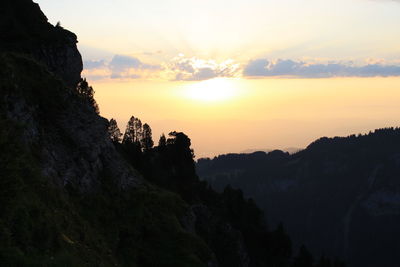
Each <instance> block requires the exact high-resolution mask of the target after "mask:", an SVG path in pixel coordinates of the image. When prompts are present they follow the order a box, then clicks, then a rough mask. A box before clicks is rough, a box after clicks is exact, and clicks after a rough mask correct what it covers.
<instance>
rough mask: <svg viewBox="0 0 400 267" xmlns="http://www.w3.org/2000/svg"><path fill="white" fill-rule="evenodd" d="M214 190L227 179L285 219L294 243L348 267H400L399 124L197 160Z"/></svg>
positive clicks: (272, 219)
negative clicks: (297, 146)
mask: <svg viewBox="0 0 400 267" xmlns="http://www.w3.org/2000/svg"><path fill="white" fill-rule="evenodd" d="M197 171H198V173H199V176H200V177H201V178H202V179H204V180H206V181H208V182H209V183H210V184H211V185H212V187H213V188H215V189H216V190H217V191H221V190H223V188H225V186H226V185H228V184H230V185H231V186H232V187H233V188H240V189H242V190H243V192H244V195H245V196H246V197H252V198H254V200H255V201H256V203H257V204H258V205H259V206H260V207H261V208H262V209H263V211H264V212H265V214H266V219H267V221H268V223H269V225H270V226H272V227H274V225H276V224H277V223H279V222H283V223H284V225H285V226H286V227H287V230H288V233H289V235H290V236H291V237H292V238H293V241H294V244H295V245H299V244H306V245H307V247H309V248H310V250H311V251H312V252H314V253H316V254H317V255H328V256H331V257H336V256H337V257H340V258H343V259H346V262H347V263H348V264H349V266H363V267H366V266H371V267H372V266H388V267H394V266H399V264H400V261H399V259H398V256H397V252H398V251H399V249H400V245H399V244H400V243H399V241H398V240H399V239H400V231H399V228H398V226H397V225H398V224H399V222H400V180H399V174H400V129H399V128H396V129H393V128H389V129H380V130H376V131H374V132H371V133H369V134H367V135H358V136H355V135H352V136H349V137H336V138H321V139H319V140H317V141H315V142H313V143H312V144H310V145H309V146H308V147H307V148H306V149H305V150H302V151H300V152H298V153H296V154H293V155H289V154H288V153H284V152H282V151H273V152H270V153H264V152H256V153H252V154H228V155H221V156H218V157H216V158H214V159H200V160H199V161H198V163H197Z"/></svg>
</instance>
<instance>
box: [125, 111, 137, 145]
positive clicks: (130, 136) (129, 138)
mask: <svg viewBox="0 0 400 267" xmlns="http://www.w3.org/2000/svg"><path fill="white" fill-rule="evenodd" d="M135 119H136V118H135V117H133V116H132V117H131V118H130V119H129V121H128V123H127V124H126V129H125V133H124V138H123V139H122V143H123V144H134V143H135V138H136V133H135Z"/></svg>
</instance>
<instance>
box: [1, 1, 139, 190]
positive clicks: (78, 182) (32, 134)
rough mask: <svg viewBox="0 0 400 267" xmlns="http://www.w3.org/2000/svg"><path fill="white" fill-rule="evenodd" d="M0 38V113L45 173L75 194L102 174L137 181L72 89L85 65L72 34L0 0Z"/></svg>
mask: <svg viewBox="0 0 400 267" xmlns="http://www.w3.org/2000/svg"><path fill="white" fill-rule="evenodd" d="M0 36H1V40H2V41H1V42H0V54H3V55H2V56H1V57H2V58H1V65H2V66H1V74H0V75H1V77H2V81H3V83H2V88H1V98H2V99H1V102H2V103H4V105H3V107H4V109H5V110H4V112H5V114H7V118H8V119H9V120H10V121H12V122H14V123H16V124H18V125H22V127H21V129H22V134H21V136H22V138H23V142H24V143H25V144H26V145H27V146H28V147H30V148H31V149H38V148H40V153H38V152H37V151H36V153H35V154H37V155H38V156H39V157H40V160H39V161H40V162H41V163H42V171H43V174H45V175H46V176H47V177H49V178H51V180H52V181H53V182H54V183H55V184H58V185H61V186H66V185H72V186H73V187H76V188H78V189H79V190H80V191H91V190H93V189H95V188H96V187H97V186H98V181H99V179H101V177H102V176H105V175H110V176H112V177H117V180H118V183H119V186H120V187H123V188H124V187H128V186H132V185H134V184H137V183H138V182H139V180H140V178H139V175H138V174H137V173H136V172H135V171H134V170H133V169H132V168H131V167H130V166H129V165H128V164H125V163H124V161H123V160H122V158H121V156H120V155H119V153H118V152H117V151H116V150H115V148H114V146H113V144H112V143H111V141H110V140H109V138H108V136H107V121H106V119H104V118H101V117H100V116H98V115H97V114H96V113H95V112H94V111H93V110H92V109H91V107H89V106H88V104H87V103H84V102H82V101H80V99H79V96H77V94H76V92H75V90H74V89H75V88H76V85H77V84H78V82H79V81H80V79H81V72H82V68H83V67H82V57H81V55H80V53H79V51H78V49H77V46H76V43H77V37H76V35H75V34H73V33H72V32H69V31H67V30H65V29H63V28H62V27H61V26H59V25H57V26H53V25H51V24H50V23H48V21H47V18H46V16H45V15H44V14H43V13H42V11H41V10H40V8H39V6H38V5H37V4H35V3H33V2H32V1H31V0H14V1H2V2H1V3H0ZM60 80H61V82H60Z"/></svg>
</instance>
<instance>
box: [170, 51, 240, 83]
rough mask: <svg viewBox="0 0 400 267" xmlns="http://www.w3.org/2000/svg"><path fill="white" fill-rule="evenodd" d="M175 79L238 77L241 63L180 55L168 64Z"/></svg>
mask: <svg viewBox="0 0 400 267" xmlns="http://www.w3.org/2000/svg"><path fill="white" fill-rule="evenodd" d="M167 65H168V68H169V70H170V72H172V73H173V75H174V80H178V81H202V80H208V79H213V78H217V77H236V76H237V75H238V74H239V67H240V66H239V64H238V63H235V62H234V61H233V60H225V61H222V62H217V61H215V60H210V59H209V60H205V59H199V58H196V57H191V58H187V57H185V56H184V55H182V54H181V55H179V56H178V57H175V58H173V59H172V61H171V62H170V63H169V64H167Z"/></svg>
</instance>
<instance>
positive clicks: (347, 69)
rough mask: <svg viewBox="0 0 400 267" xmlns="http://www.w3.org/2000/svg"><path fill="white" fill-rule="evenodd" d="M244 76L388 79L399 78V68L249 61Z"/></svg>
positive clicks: (264, 60) (379, 65) (390, 66)
mask: <svg viewBox="0 0 400 267" xmlns="http://www.w3.org/2000/svg"><path fill="white" fill-rule="evenodd" d="M243 75H244V76H251V77H257V76H258V77H274V76H275V77H278V76H289V77H302V78H329V77H377V76H381V77H388V76H400V66H397V65H383V64H368V65H364V66H354V65H352V64H344V63H327V64H315V63H307V62H302V61H293V60H281V59H280V60H277V61H275V62H271V61H268V60H266V59H256V60H253V61H250V62H249V63H248V64H247V66H246V67H245V68H244V70H243Z"/></svg>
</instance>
